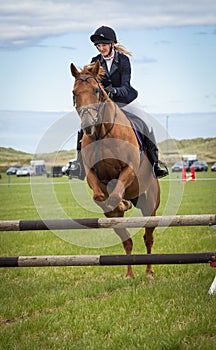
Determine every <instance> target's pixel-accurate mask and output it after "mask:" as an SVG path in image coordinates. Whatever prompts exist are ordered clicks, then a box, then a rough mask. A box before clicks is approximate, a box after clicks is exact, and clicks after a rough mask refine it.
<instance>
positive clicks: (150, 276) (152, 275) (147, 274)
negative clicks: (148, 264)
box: [146, 270, 154, 281]
mask: <svg viewBox="0 0 216 350" xmlns="http://www.w3.org/2000/svg"><path fill="white" fill-rule="evenodd" d="M146 277H148V278H149V279H150V280H152V281H153V280H154V272H153V271H151V270H149V271H146Z"/></svg>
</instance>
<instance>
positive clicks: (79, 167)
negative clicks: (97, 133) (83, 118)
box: [66, 130, 86, 180]
mask: <svg viewBox="0 0 216 350" xmlns="http://www.w3.org/2000/svg"><path fill="white" fill-rule="evenodd" d="M82 137H83V131H82V130H81V131H78V136H77V159H76V160H74V161H73V162H70V165H69V168H68V169H67V171H66V173H67V175H68V176H69V178H70V179H72V178H76V179H80V180H84V179H85V175H86V174H85V168H84V166H83V160H82V153H81V142H82Z"/></svg>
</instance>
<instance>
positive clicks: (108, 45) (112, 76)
mask: <svg viewBox="0 0 216 350" xmlns="http://www.w3.org/2000/svg"><path fill="white" fill-rule="evenodd" d="M90 40H91V41H92V42H93V43H94V45H95V46H96V47H97V49H98V51H99V52H100V53H99V55H97V56H96V57H93V58H92V61H91V62H96V61H97V60H99V61H100V64H101V66H102V67H103V69H104V71H105V75H104V76H103V79H102V84H103V86H104V88H105V90H106V92H107V93H108V95H109V96H110V97H111V98H112V100H113V101H114V102H115V103H117V104H118V105H119V106H120V107H121V108H122V107H124V106H125V105H128V104H129V103H131V102H132V101H134V100H135V99H136V98H137V95H138V92H137V91H136V90H135V89H134V88H133V87H132V86H131V85H130V78H131V65H130V61H129V58H128V56H131V54H130V52H128V51H127V50H126V49H125V48H124V47H123V46H122V45H120V44H119V43H118V42H117V38H116V34H115V32H114V30H113V29H112V28H110V27H106V26H102V27H100V28H98V29H97V30H96V31H95V33H94V34H93V35H91V37H90ZM123 111H124V113H125V114H126V115H127V117H128V119H129V120H130V121H131V124H132V126H133V127H135V128H137V129H138V132H139V134H141V135H142V137H141V139H142V143H143V145H142V148H143V149H144V150H146V152H147V155H148V159H149V161H150V163H151V164H152V167H153V173H154V176H155V177H156V178H162V177H164V176H166V175H168V170H167V168H166V169H162V168H161V166H160V161H159V160H158V148H157V145H156V141H155V137H154V134H153V131H152V129H151V131H149V128H148V127H147V125H146V123H145V122H144V121H143V120H142V119H141V118H139V117H137V116H135V115H134V114H131V113H128V112H126V111H125V110H124V109H123ZM82 136H83V132H82V130H81V131H79V132H78V140H77V160H76V161H74V162H72V163H71V164H70V168H69V170H68V173H69V175H70V177H71V178H73V177H78V178H80V179H82V180H83V179H84V178H85V170H84V167H83V163H82V156H81V152H80V151H81V141H82Z"/></svg>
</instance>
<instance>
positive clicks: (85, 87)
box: [71, 61, 108, 135]
mask: <svg viewBox="0 0 216 350" xmlns="http://www.w3.org/2000/svg"><path fill="white" fill-rule="evenodd" d="M71 73H72V75H73V77H74V78H75V83H74V88H73V100H74V105H75V107H76V109H77V112H78V114H79V116H80V118H81V128H82V129H83V131H84V132H85V133H86V134H88V135H92V134H93V133H94V126H95V125H96V124H97V122H98V118H99V116H100V110H101V108H102V106H103V102H105V101H106V100H107V98H108V96H107V94H106V92H105V90H104V89H103V87H102V84H101V78H102V76H103V75H104V71H103V68H102V67H101V65H100V62H99V61H97V62H95V63H92V64H89V65H87V66H84V67H83V69H82V70H81V71H78V69H77V68H76V67H75V65H74V64H73V63H71Z"/></svg>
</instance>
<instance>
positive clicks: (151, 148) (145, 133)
mask: <svg viewBox="0 0 216 350" xmlns="http://www.w3.org/2000/svg"><path fill="white" fill-rule="evenodd" d="M123 112H124V113H125V114H126V116H127V118H128V119H129V120H130V122H131V124H132V127H133V128H135V129H136V131H138V133H139V135H140V139H141V140H142V148H143V150H145V151H146V153H147V156H148V159H149V161H150V163H151V165H152V168H153V174H154V176H155V177H156V178H158V179H159V178H161V177H164V176H167V175H169V172H168V169H167V167H166V166H165V164H163V163H162V162H160V161H159V159H158V148H157V144H156V140H155V136H154V133H153V131H151V132H150V131H149V128H148V126H147V125H146V123H145V122H144V120H143V119H141V118H139V117H137V116H136V115H135V114H132V113H129V112H126V111H125V110H124V109H123ZM160 164H162V165H164V167H165V169H162V168H161V166H160Z"/></svg>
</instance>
